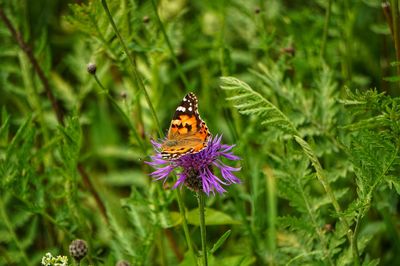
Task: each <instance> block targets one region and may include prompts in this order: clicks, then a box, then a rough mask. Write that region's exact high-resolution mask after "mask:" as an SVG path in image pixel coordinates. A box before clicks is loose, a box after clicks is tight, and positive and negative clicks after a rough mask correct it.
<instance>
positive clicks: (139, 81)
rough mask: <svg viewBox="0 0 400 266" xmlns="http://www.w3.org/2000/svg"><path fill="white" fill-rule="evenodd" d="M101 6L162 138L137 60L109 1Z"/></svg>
mask: <svg viewBox="0 0 400 266" xmlns="http://www.w3.org/2000/svg"><path fill="white" fill-rule="evenodd" d="M101 4H102V5H103V8H104V11H105V12H106V14H107V17H108V20H109V21H110V23H111V26H112V28H113V29H114V32H115V34H116V35H117V37H118V40H119V42H120V43H121V45H122V48H123V49H124V52H125V54H126V56H127V57H128V59H129V60H128V61H129V63H130V65H131V71H132V74H133V77H134V79H133V82H134V84H135V85H136V87H137V88H138V89H139V90H143V92H144V96H145V98H146V101H147V105H148V106H149V108H150V111H151V114H152V116H153V120H154V123H155V124H156V127H157V131H158V134H159V136H160V137H162V135H163V133H162V131H161V126H160V122H159V121H158V117H157V114H156V111H155V110H154V107H153V104H152V103H151V100H150V96H149V94H148V93H147V90H146V87H145V85H144V83H143V80H142V78H141V77H140V75H139V73H138V71H137V68H136V60H135V58H134V57H133V56H132V55H131V53H130V52H129V50H128V47H127V46H126V44H125V41H124V39H123V38H122V36H121V34H120V33H119V31H118V28H117V25H115V22H114V19H113V17H112V15H111V13H110V10H109V9H108V5H107V1H106V0H101Z"/></svg>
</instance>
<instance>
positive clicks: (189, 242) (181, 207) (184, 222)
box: [175, 189, 197, 265]
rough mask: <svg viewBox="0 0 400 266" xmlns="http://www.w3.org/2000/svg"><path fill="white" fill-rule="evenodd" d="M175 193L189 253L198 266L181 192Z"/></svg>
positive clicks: (176, 190)
mask: <svg viewBox="0 0 400 266" xmlns="http://www.w3.org/2000/svg"><path fill="white" fill-rule="evenodd" d="M175 193H176V199H177V201H178V205H179V212H180V213H181V217H182V226H183V232H184V233H185V238H186V243H187V245H188V249H189V253H190V256H192V259H193V261H194V262H195V263H196V265H197V257H196V254H194V251H193V245H192V240H191V239H190V233H189V227H188V224H187V219H186V209H185V204H184V203H183V200H182V195H181V191H180V190H179V189H175Z"/></svg>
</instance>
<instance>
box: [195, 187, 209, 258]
mask: <svg viewBox="0 0 400 266" xmlns="http://www.w3.org/2000/svg"><path fill="white" fill-rule="evenodd" d="M197 202H198V204H199V218H200V234H201V250H202V253H203V256H202V261H203V266H207V265H208V260H207V247H206V239H207V236H206V220H205V206H204V205H205V204H204V192H203V191H200V192H197Z"/></svg>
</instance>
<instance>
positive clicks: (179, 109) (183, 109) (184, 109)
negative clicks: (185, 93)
mask: <svg viewBox="0 0 400 266" xmlns="http://www.w3.org/2000/svg"><path fill="white" fill-rule="evenodd" d="M176 111H181V112H185V111H186V108H185V107H183V106H179V107H178V108H176Z"/></svg>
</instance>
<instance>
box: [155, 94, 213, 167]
mask: <svg viewBox="0 0 400 266" xmlns="http://www.w3.org/2000/svg"><path fill="white" fill-rule="evenodd" d="M197 103H198V101H197V97H196V95H194V93H191V92H190V93H188V94H187V95H186V96H185V97H183V100H182V102H181V104H180V105H179V106H178V108H176V111H175V114H174V117H173V118H172V121H171V125H170V127H169V130H168V135H167V139H166V140H165V141H164V142H163V143H162V144H161V156H162V158H163V159H166V160H176V159H178V158H180V157H182V156H183V155H186V154H194V153H198V152H199V151H201V150H203V149H204V148H205V147H207V144H208V140H209V138H210V136H211V134H210V131H209V130H208V127H207V126H206V123H205V122H204V121H203V120H201V118H200V115H199V111H198V107H197Z"/></svg>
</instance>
